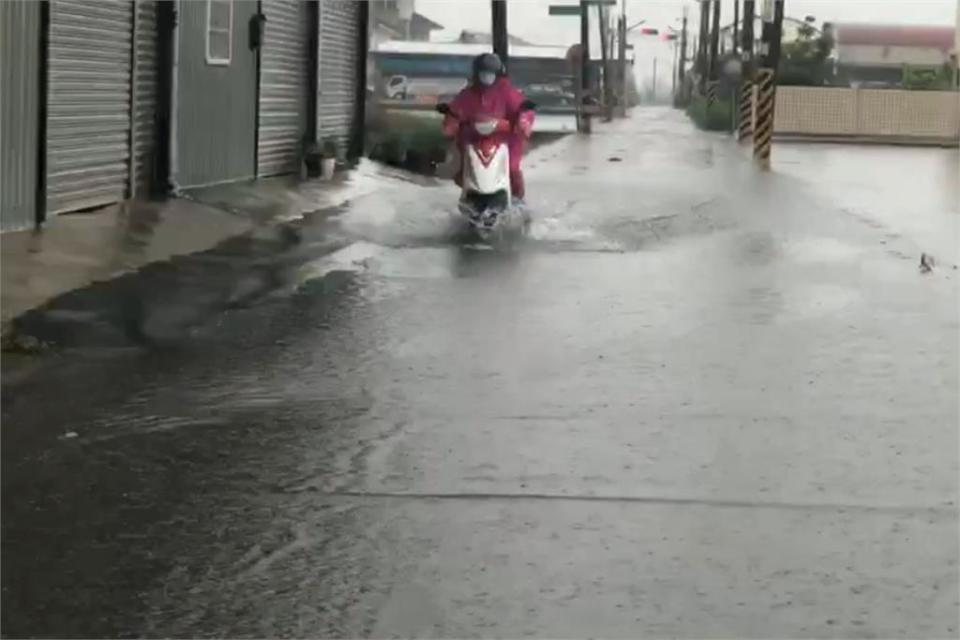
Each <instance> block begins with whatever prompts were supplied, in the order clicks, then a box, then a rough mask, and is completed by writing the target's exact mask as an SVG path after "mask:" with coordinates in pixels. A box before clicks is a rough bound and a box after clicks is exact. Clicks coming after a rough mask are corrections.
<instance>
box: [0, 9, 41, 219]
mask: <svg viewBox="0 0 960 640" xmlns="http://www.w3.org/2000/svg"><path fill="white" fill-rule="evenodd" d="M39 73H40V3H39V2H9V1H6V2H5V1H3V0H0V230H3V231H10V230H14V229H26V228H28V227H32V226H33V225H34V223H35V222H36V216H37V175H38V174H37V153H38V151H37V144H38V140H37V138H38V133H39V124H40V123H39V112H40V76H39Z"/></svg>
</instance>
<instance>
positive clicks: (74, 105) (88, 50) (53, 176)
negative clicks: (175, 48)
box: [47, 0, 133, 213]
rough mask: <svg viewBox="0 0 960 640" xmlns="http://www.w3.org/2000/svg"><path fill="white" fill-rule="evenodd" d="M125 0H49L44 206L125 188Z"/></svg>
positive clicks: (68, 204)
mask: <svg viewBox="0 0 960 640" xmlns="http://www.w3.org/2000/svg"><path fill="white" fill-rule="evenodd" d="M132 32H133V3H132V2H130V1H129V0H52V1H51V2H50V41H49V42H50V43H49V67H48V69H49V71H48V73H49V75H48V92H49V93H48V95H49V98H48V112H47V209H48V212H49V213H60V212H63V211H72V210H77V209H84V208H87V207H94V206H98V205H104V204H110V203H112V202H117V201H119V200H122V199H123V198H124V197H125V195H126V192H127V186H128V179H129V172H130V171H129V170H130V166H129V160H130V84H131V82H130V80H131V74H130V62H131V60H130V58H131V55H130V54H131V45H132V38H131V35H132Z"/></svg>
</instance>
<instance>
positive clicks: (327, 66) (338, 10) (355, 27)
mask: <svg viewBox="0 0 960 640" xmlns="http://www.w3.org/2000/svg"><path fill="white" fill-rule="evenodd" d="M360 4H361V3H359V2H352V1H351V0H321V2H320V86H319V94H320V95H319V103H318V108H317V116H318V123H317V131H318V135H319V137H320V138H321V139H333V140H335V141H336V143H337V146H338V147H339V148H340V152H341V154H345V153H346V152H347V150H348V146H349V144H350V137H351V135H352V134H353V131H354V127H355V126H358V124H359V123H358V122H357V118H356V113H357V82H358V81H359V80H358V78H357V69H358V67H357V63H358V60H357V57H358V49H359V47H358V44H357V43H358V41H359V38H360V37H361V35H360V29H361V28H363V29H366V25H361V24H360V13H361V12H360Z"/></svg>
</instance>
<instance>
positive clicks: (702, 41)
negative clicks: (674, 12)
mask: <svg viewBox="0 0 960 640" xmlns="http://www.w3.org/2000/svg"><path fill="white" fill-rule="evenodd" d="M709 31H710V0H700V35H699V36H698V37H697V61H696V64H695V67H696V69H697V73H698V74H699V76H700V93H701V94H703V93H706V91H707V38H708V35H709Z"/></svg>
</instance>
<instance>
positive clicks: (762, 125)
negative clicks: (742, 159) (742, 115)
mask: <svg viewBox="0 0 960 640" xmlns="http://www.w3.org/2000/svg"><path fill="white" fill-rule="evenodd" d="M771 5H772V6H771ZM782 37H783V0H764V11H763V42H762V44H761V51H760V53H761V56H762V57H761V63H760V69H759V71H758V72H757V123H756V130H755V131H754V135H753V157H754V159H756V160H757V162H758V163H759V165H760V167H761V168H763V169H769V168H770V151H771V146H772V145H773V125H774V113H775V107H776V98H777V83H776V78H777V67H778V66H779V64H780V40H781V38H782Z"/></svg>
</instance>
